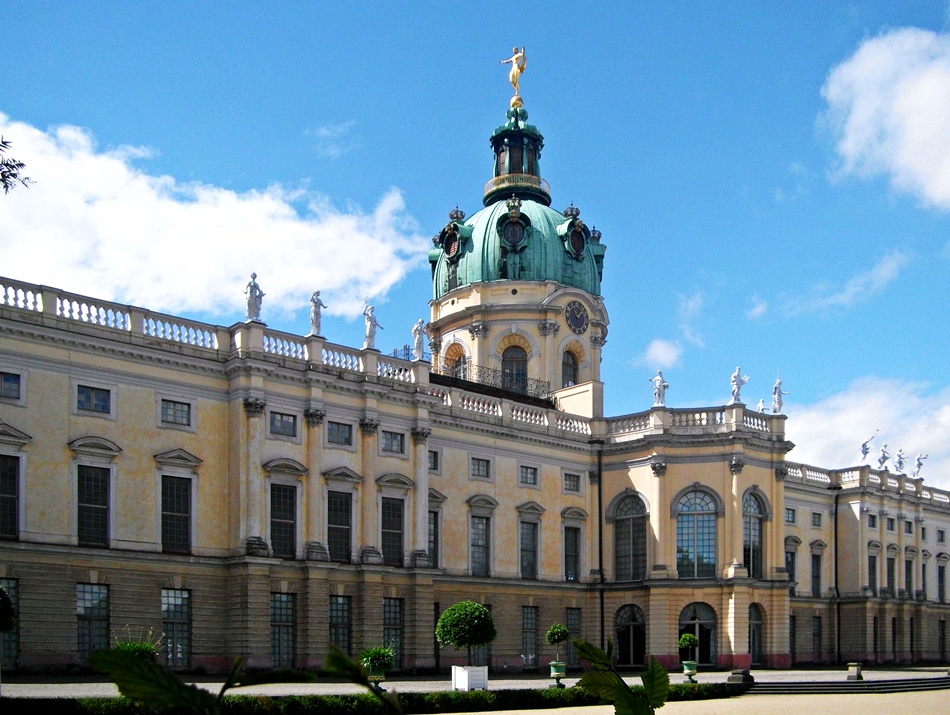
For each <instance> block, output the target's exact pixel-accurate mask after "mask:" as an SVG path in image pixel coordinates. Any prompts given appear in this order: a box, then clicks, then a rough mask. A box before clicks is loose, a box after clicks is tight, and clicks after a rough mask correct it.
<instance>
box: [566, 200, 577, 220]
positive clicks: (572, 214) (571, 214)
mask: <svg viewBox="0 0 950 715" xmlns="http://www.w3.org/2000/svg"><path fill="white" fill-rule="evenodd" d="M564 215H565V216H566V217H567V218H577V217H578V216H580V215H581V210H580V209H579V208H577V207H576V206H575V205H574V203H573V202H571V205H570V206H568V207H567V208H566V209H564Z"/></svg>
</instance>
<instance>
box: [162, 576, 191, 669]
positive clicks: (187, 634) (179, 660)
mask: <svg viewBox="0 0 950 715" xmlns="http://www.w3.org/2000/svg"><path fill="white" fill-rule="evenodd" d="M162 632H163V633H164V634H165V645H164V649H165V665H168V666H170V667H173V668H187V667H188V666H189V665H190V664H191V591H188V590H186V589H183V588H163V589H162Z"/></svg>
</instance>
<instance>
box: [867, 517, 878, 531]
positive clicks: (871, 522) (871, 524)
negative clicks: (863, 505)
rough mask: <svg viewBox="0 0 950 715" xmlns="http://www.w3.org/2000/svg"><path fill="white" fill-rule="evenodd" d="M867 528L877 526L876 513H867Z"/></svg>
mask: <svg viewBox="0 0 950 715" xmlns="http://www.w3.org/2000/svg"><path fill="white" fill-rule="evenodd" d="M868 528H869V529H876V528H877V514H868Z"/></svg>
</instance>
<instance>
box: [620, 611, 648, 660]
mask: <svg viewBox="0 0 950 715" xmlns="http://www.w3.org/2000/svg"><path fill="white" fill-rule="evenodd" d="M614 629H615V630H616V632H617V665H626V666H630V665H646V656H647V629H646V619H645V618H644V617H643V610H642V609H641V608H640V607H639V606H634V605H633V604H627V605H626V606H623V607H622V608H621V609H620V610H619V611H617V618H616V621H615V622H614Z"/></svg>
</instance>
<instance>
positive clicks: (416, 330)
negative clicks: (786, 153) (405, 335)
mask: <svg viewBox="0 0 950 715" xmlns="http://www.w3.org/2000/svg"><path fill="white" fill-rule="evenodd" d="M425 335H426V321H425V320H424V319H422V318H419V320H417V321H416V324H415V325H413V326H412V359H413V360H421V359H422V356H423V350H422V344H423V340H424V339H425Z"/></svg>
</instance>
